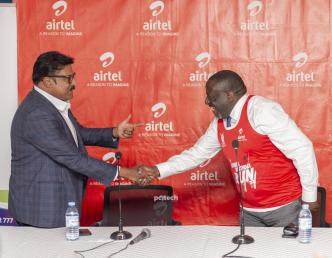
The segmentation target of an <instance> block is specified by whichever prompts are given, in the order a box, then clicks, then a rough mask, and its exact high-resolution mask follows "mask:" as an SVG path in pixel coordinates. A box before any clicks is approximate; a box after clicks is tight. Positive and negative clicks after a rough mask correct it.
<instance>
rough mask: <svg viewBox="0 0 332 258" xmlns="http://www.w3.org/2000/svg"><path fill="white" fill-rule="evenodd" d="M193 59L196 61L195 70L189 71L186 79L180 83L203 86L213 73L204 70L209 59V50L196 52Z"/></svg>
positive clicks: (188, 85) (189, 85)
mask: <svg viewBox="0 0 332 258" xmlns="http://www.w3.org/2000/svg"><path fill="white" fill-rule="evenodd" d="M195 61H196V62H197V70H196V71H195V72H190V73H189V75H188V81H187V82H184V83H183V84H182V86H184V87H202V86H203V87H204V86H205V83H206V81H207V80H208V79H209V78H210V77H211V76H212V75H213V73H208V72H207V71H206V70H207V68H208V64H209V63H210V61H211V55H210V53H209V52H202V53H200V54H198V55H197V56H196V57H195Z"/></svg>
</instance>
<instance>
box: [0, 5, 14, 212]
mask: <svg viewBox="0 0 332 258" xmlns="http://www.w3.org/2000/svg"><path fill="white" fill-rule="evenodd" d="M16 32H17V30H16V6H15V4H0V190H8V182H9V175H10V158H11V149H10V125H11V121H12V118H13V115H14V113H15V111H16V108H17V33H16ZM1 192H2V194H3V191H1ZM0 207H2V208H6V207H7V204H6V203H5V202H0Z"/></svg>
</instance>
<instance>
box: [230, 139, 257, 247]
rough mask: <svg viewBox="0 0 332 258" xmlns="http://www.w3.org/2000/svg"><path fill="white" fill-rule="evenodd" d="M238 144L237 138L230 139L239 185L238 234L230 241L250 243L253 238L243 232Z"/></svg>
mask: <svg viewBox="0 0 332 258" xmlns="http://www.w3.org/2000/svg"><path fill="white" fill-rule="evenodd" d="M239 145H240V143H239V141H238V140H237V139H235V140H233V141H232V147H233V149H234V152H235V161H236V172H237V177H238V180H239V187H240V235H237V236H235V237H233V239H232V242H233V243H234V244H251V243H253V242H254V239H253V238H252V237H251V236H248V235H245V234H244V231H245V227H244V215H243V194H242V184H241V177H240V166H239V157H238V150H239Z"/></svg>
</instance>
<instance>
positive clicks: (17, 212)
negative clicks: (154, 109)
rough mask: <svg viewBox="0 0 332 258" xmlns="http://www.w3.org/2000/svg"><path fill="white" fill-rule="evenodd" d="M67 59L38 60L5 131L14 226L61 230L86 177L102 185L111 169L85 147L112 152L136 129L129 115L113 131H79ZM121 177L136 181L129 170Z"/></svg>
mask: <svg viewBox="0 0 332 258" xmlns="http://www.w3.org/2000/svg"><path fill="white" fill-rule="evenodd" d="M73 63H74V60H73V58H71V57H69V56H66V55H63V54H61V53H59V52H46V53H43V54H42V55H40V56H39V57H38V58H37V60H36V62H35V64H34V67H33V74H32V80H33V82H34V89H33V90H32V91H31V92H30V93H29V94H28V95H27V97H26V98H25V99H24V101H23V102H22V104H21V105H20V106H19V108H18V109H17V111H16V114H15V116H14V119H13V122H12V128H11V147H12V162H11V176H10V182H9V211H10V213H11V215H12V216H13V217H14V218H15V219H16V221H17V222H18V224H20V225H31V226H36V227H45V228H53V227H63V226H65V211H66V208H67V203H68V202H69V201H74V202H75V203H76V207H77V208H78V210H79V211H80V210H81V204H82V199H83V195H84V191H85V187H86V182H87V179H88V177H91V178H93V179H95V180H97V181H99V182H101V183H103V184H105V185H108V184H110V182H112V180H114V179H115V178H116V177H117V176H118V175H117V168H116V167H115V166H113V165H111V164H108V163H105V162H103V161H101V160H98V159H95V158H92V157H90V156H89V155H88V153H87V151H86V149H85V147H84V146H85V145H93V146H102V147H111V148H117V146H118V144H119V138H130V137H131V136H132V133H133V130H134V128H135V127H136V126H139V125H140V124H131V123H129V119H130V116H129V117H128V118H127V119H126V120H124V121H123V122H121V123H120V124H119V125H118V126H117V127H115V128H85V127H83V126H82V125H80V124H79V123H78V122H77V120H76V119H75V117H74V116H73V114H72V113H71V111H70V103H69V100H70V99H71V98H72V97H73V91H74V89H75V84H76V83H75V73H74V72H73V68H72V66H71V65H72V64H73ZM119 173H120V175H119V176H121V177H123V178H127V179H130V180H132V181H135V182H136V181H137V180H138V179H139V175H138V174H137V170H136V169H134V168H132V169H129V168H125V167H121V168H120V172H119Z"/></svg>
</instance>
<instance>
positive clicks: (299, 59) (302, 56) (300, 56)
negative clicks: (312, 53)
mask: <svg viewBox="0 0 332 258" xmlns="http://www.w3.org/2000/svg"><path fill="white" fill-rule="evenodd" d="M293 61H294V62H296V63H295V67H296V68H300V67H302V66H304V65H305V64H306V63H307V61H308V55H307V53H305V52H299V53H297V54H296V55H295V56H293Z"/></svg>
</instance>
